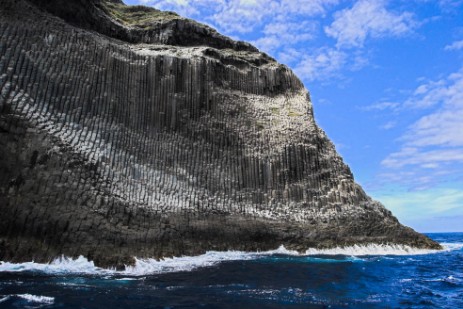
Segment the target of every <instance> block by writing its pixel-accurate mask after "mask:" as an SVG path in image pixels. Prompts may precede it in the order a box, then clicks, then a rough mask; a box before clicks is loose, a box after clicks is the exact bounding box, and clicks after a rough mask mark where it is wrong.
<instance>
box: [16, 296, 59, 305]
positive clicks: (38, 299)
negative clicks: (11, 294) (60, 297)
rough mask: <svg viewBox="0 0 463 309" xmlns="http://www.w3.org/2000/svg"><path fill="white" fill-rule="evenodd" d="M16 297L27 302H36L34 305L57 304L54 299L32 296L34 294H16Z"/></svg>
mask: <svg viewBox="0 0 463 309" xmlns="http://www.w3.org/2000/svg"><path fill="white" fill-rule="evenodd" d="M16 296H17V297H20V298H23V299H25V300H27V301H30V302H34V303H40V304H48V305H51V304H53V303H54V302H55V298H54V297H48V296H37V295H32V294H16Z"/></svg>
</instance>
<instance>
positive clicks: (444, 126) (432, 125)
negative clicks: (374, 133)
mask: <svg viewBox="0 0 463 309" xmlns="http://www.w3.org/2000/svg"><path fill="white" fill-rule="evenodd" d="M417 107H419V108H420V109H422V110H425V114H424V115H422V116H421V117H419V119H418V120H416V121H415V122H414V123H412V124H411V125H410V126H409V127H408V128H407V131H406V132H405V133H404V134H403V135H402V137H401V138H400V139H399V141H400V142H401V147H400V149H399V150H398V151H396V152H393V153H391V154H390V155H388V156H387V157H386V158H385V159H384V160H383V161H382V162H381V164H382V165H383V166H384V167H385V168H387V169H391V171H392V172H389V173H385V175H383V176H384V178H388V179H389V180H391V181H395V180H397V181H400V182H403V183H409V184H411V185H413V186H423V187H429V186H431V185H435V184H437V183H441V182H446V181H448V180H450V179H452V178H458V177H461V176H462V175H461V174H462V172H461V171H462V170H463V168H462V167H463V67H462V68H461V69H460V71H458V72H456V73H453V74H450V75H449V76H448V77H446V78H443V79H440V80H438V81H429V82H427V83H425V84H423V85H420V86H419V87H418V88H417V89H416V90H415V92H414V94H413V95H412V97H411V98H409V99H408V100H406V102H405V103H404V104H403V106H402V108H403V109H404V110H406V109H410V108H412V109H416V108H417ZM403 169H406V170H407V172H408V173H410V175H404V174H403V172H402V171H403ZM395 176H398V178H397V179H394V178H395Z"/></svg>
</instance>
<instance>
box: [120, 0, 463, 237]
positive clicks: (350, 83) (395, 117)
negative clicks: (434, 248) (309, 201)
mask: <svg viewBox="0 0 463 309" xmlns="http://www.w3.org/2000/svg"><path fill="white" fill-rule="evenodd" d="M124 2H125V3H126V4H143V5H147V6H154V7H155V8H158V9H162V10H169V11H175V12H177V13H179V14H180V15H182V16H185V17H189V18H193V19H195V20H197V21H200V22H203V23H205V24H208V25H210V26H212V27H213V28H215V29H217V30H218V31H219V32H221V33H222V34H225V35H227V36H230V37H232V38H234V39H239V40H243V41H248V42H250V43H252V44H254V45H255V46H257V47H258V48H259V49H260V50H261V51H263V52H265V53H267V54H269V55H271V56H272V57H274V58H275V59H277V60H278V61H279V62H281V63H283V64H286V65H287V66H289V67H290V68H292V69H293V70H294V72H295V73H296V74H297V75H298V76H299V78H300V79H301V80H302V81H303V83H304V84H305V86H306V87H307V89H308V90H309V91H310V94H311V98H312V102H313V105H314V110H315V118H316V121H317V122H318V124H319V125H320V127H321V128H322V129H323V130H325V131H326V132H327V134H328V136H329V137H330V138H331V140H332V141H333V142H334V143H335V145H336V149H337V150H338V152H339V153H340V154H341V155H342V156H343V158H344V160H345V162H346V163H347V164H348V165H349V166H350V167H351V170H352V171H353V173H354V176H355V179H356V181H357V182H358V183H359V184H361V185H362V186H363V187H364V189H365V190H366V191H367V193H368V194H369V195H370V196H372V197H373V198H374V199H377V200H379V201H381V202H382V203H383V204H384V205H385V206H386V207H387V208H388V209H390V210H391V211H392V212H393V213H394V214H395V215H396V216H397V217H398V218H399V220H400V221H401V222H402V223H403V224H405V225H408V226H411V227H413V228H414V229H416V230H418V231H420V232H452V231H454V232H455V231H463V0H351V1H344V0H124Z"/></svg>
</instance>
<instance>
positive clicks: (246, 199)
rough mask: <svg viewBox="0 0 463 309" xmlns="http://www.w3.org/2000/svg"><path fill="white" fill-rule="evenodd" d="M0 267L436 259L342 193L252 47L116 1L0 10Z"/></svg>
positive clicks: (45, 1)
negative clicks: (208, 256) (54, 262)
mask: <svg viewBox="0 0 463 309" xmlns="http://www.w3.org/2000/svg"><path fill="white" fill-rule="evenodd" d="M0 222H1V225H0V260H5V261H6V260H8V261H16V262H19V261H28V260H31V259H33V260H35V261H38V262H47V261H50V260H51V259H53V258H55V257H57V256H60V255H63V254H64V255H67V256H72V257H75V256H79V255H84V256H86V257H87V258H89V259H92V260H94V261H95V263H96V264H97V265H101V266H117V267H123V265H127V264H132V263H133V262H134V257H135V256H137V257H155V258H161V257H166V256H174V255H195V254H201V253H203V252H205V251H207V250H231V249H233V250H252V251H256V250H268V249H275V248H277V247H278V246H280V245H285V246H286V247H287V248H289V249H295V250H299V251H304V250H306V249H307V248H313V247H315V248H328V247H335V246H346V245H353V244H369V243H381V244H404V245H410V246H413V247H417V248H433V249H439V248H440V245H439V244H437V243H436V242H434V241H432V240H430V239H429V238H427V237H425V236H423V235H421V234H419V233H416V232H415V231H413V230H412V229H410V228H408V227H404V226H403V225H401V224H400V223H399V222H398V220H397V219H396V218H395V217H394V216H393V215H392V214H391V213H390V212H389V211H388V210H386V209H385V208H384V207H383V206H382V205H381V204H380V203H379V202H376V201H373V200H372V199H371V198H370V197H368V196H367V195H366V194H365V192H364V191H363V190H362V188H361V187H360V186H359V185H358V184H356V183H355V181H354V178H353V175H352V173H351V171H350V169H349V167H348V166H347V165H346V164H344V162H343V160H342V158H341V157H340V156H339V155H338V153H337V152H336V150H335V147H334V146H333V144H332V143H331V142H330V140H329V139H328V138H327V136H326V134H325V133H324V132H323V131H322V130H321V129H320V128H319V127H318V126H317V124H316V123H315V121H314V117H313V110H312V104H311V101H310V97H309V94H308V92H307V90H306V89H305V88H304V86H303V84H302V83H301V82H300V80H299V79H298V78H297V77H296V76H295V75H294V74H293V72H292V71H291V70H290V69H289V68H287V67H286V66H284V65H281V64H279V63H277V62H276V61H275V60H274V59H272V58H271V57H269V56H267V55H266V54H263V53H260V52H259V51H258V50H257V49H256V48H255V47H253V46H251V45H249V44H247V43H244V42H235V41H233V40H231V39H229V38H227V37H225V36H223V35H220V34H218V33H217V32H216V31H215V30H213V29H211V28H209V27H207V26H205V25H202V24H199V23H197V22H194V21H191V20H188V19H185V18H182V17H180V16H178V15H176V14H174V13H169V12H161V11H157V10H155V9H150V8H146V7H141V6H136V7H126V6H125V5H123V4H122V3H121V2H120V1H118V0H113V1H108V0H106V1H104V0H66V1H64V0H0Z"/></svg>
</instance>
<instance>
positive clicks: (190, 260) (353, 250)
mask: <svg viewBox="0 0 463 309" xmlns="http://www.w3.org/2000/svg"><path fill="white" fill-rule="evenodd" d="M442 245H443V247H444V249H443V250H425V249H415V248H411V247H409V246H403V245H373V244H371V245H366V246H357V245H355V246H350V247H344V248H333V249H309V250H307V251H306V252H305V254H300V253H298V252H297V251H292V250H288V249H286V248H285V247H284V246H280V247H279V248H278V249H276V250H271V251H266V252H241V251H227V252H217V251H210V252H207V253H205V254H203V255H199V256H184V257H174V258H165V259H162V260H156V259H135V260H136V262H135V265H134V266H127V267H126V269H125V270H124V271H116V270H115V269H104V268H100V267H96V266H95V264H94V263H93V262H92V261H89V260H87V259H86V258H84V257H83V256H80V257H79V258H77V259H71V258H66V257H61V258H58V259H56V260H54V261H53V262H51V263H49V264H40V263H34V262H28V263H20V264H14V263H8V262H0V272H25V271H38V272H44V273H47V274H60V275H66V274H84V275H105V276H109V278H112V276H124V278H122V279H121V280H126V279H127V278H125V277H126V276H129V277H130V276H136V277H139V276H145V275H150V274H162V273H169V272H183V271H192V270H195V269H197V268H200V267H211V266H214V265H217V264H219V263H221V262H225V261H239V260H254V259H259V258H265V257H268V256H272V255H277V254H278V255H290V256H302V257H303V256H317V255H331V256H334V255H344V256H349V257H358V256H387V255H421V254H432V253H440V252H447V251H453V250H460V249H462V248H463V243H458V244H456V243H447V244H442Z"/></svg>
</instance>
